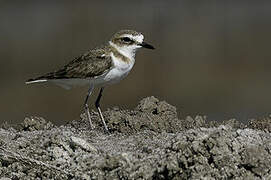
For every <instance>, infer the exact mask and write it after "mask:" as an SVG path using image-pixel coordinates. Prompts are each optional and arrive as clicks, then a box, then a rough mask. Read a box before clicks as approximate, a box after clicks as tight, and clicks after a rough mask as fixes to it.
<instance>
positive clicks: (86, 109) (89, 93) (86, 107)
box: [84, 83, 94, 129]
mask: <svg viewBox="0 0 271 180" xmlns="http://www.w3.org/2000/svg"><path fill="white" fill-rule="evenodd" d="M93 89H94V85H93V83H90V86H89V89H88V94H87V97H86V99H85V103H84V106H85V113H86V115H87V118H88V120H89V123H90V128H91V129H94V125H93V124H92V121H91V117H90V113H89V108H88V98H89V96H90V95H91V93H92V91H93Z"/></svg>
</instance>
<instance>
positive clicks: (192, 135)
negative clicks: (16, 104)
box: [0, 97, 271, 180]
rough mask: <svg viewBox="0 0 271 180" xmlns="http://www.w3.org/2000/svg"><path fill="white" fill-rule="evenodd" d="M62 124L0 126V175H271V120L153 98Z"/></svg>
mask: <svg viewBox="0 0 271 180" xmlns="http://www.w3.org/2000/svg"><path fill="white" fill-rule="evenodd" d="M91 115H92V119H93V121H94V124H95V126H96V128H95V129H94V130H90V127H89V123H88V120H86V117H85V115H84V114H82V115H81V119H79V120H74V121H72V122H70V123H68V124H66V125H62V126H55V125H53V124H52V123H51V122H49V121H46V120H45V119H43V118H41V117H28V118H25V120H24V122H23V123H21V124H19V125H9V124H7V123H4V124H3V125H2V126H1V128H0V179H1V180H4V179H271V134H270V132H271V119H270V117H266V118H261V119H254V120H250V122H249V123H248V124H242V123H240V122H238V121H237V120H234V119H231V120H228V121H225V122H222V123H217V122H207V121H206V118H205V117H204V116H196V117H195V118H192V117H186V118H178V116H177V112H176V108H175V107H174V106H172V105H169V104H168V103H166V102H165V101H159V100H158V99H156V98H154V97H148V98H145V99H143V100H141V101H140V102H139V104H138V106H137V107H136V108H135V109H134V110H121V109H118V108H113V109H110V110H107V111H105V112H104V115H105V119H106V122H107V124H108V127H109V128H110V134H107V133H105V132H104V130H103V126H102V124H101V121H100V119H99V117H98V115H97V113H96V112H94V111H93V112H92V113H91Z"/></svg>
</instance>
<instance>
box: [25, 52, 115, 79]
mask: <svg viewBox="0 0 271 180" xmlns="http://www.w3.org/2000/svg"><path fill="white" fill-rule="evenodd" d="M112 65H113V64H112V59H111V57H110V56H109V55H106V54H105V49H104V48H103V49H94V50H90V51H88V52H86V53H85V54H83V55H81V56H79V57H77V58H75V59H73V60H72V61H71V62H69V63H68V64H67V65H65V66H64V67H63V68H60V69H59V70H57V71H54V72H50V73H47V74H45V75H43V76H40V77H37V78H34V79H30V80H28V82H31V81H36V80H41V79H46V80H50V79H69V78H80V79H84V78H95V77H97V76H100V75H102V74H104V73H106V72H108V71H109V70H110V69H111V68H112Z"/></svg>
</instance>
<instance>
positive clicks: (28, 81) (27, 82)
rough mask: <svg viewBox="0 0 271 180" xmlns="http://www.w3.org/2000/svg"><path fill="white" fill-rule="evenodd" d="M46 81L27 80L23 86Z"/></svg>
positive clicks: (45, 80)
mask: <svg viewBox="0 0 271 180" xmlns="http://www.w3.org/2000/svg"><path fill="white" fill-rule="evenodd" d="M47 81H48V80H47V79H29V80H27V81H26V82H25V84H33V83H42V82H47Z"/></svg>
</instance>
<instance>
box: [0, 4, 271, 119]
mask: <svg viewBox="0 0 271 180" xmlns="http://www.w3.org/2000/svg"><path fill="white" fill-rule="evenodd" d="M120 29H135V30H137V31H141V32H143V33H144V35H145V40H146V41H147V42H149V43H151V44H153V45H154V46H155V47H156V50H155V51H151V50H140V51H139V52H138V53H137V58H136V59H137V61H136V65H135V67H134V69H133V70H132V72H131V73H130V74H129V76H128V77H127V78H126V79H125V80H123V81H122V82H121V83H120V84H116V85H114V86H111V87H108V88H106V89H105V93H104V97H103V99H102V102H101V103H102V107H103V109H104V110H105V109H106V108H109V107H112V106H120V107H121V108H133V107H134V106H136V105H137V102H138V101H139V100H140V99H142V98H143V97H146V96H151V95H154V96H156V97H158V98H159V99H161V100H166V101H167V102H169V103H170V104H172V105H175V106H176V107H177V108H178V111H179V112H180V113H182V114H183V115H188V114H191V115H195V114H206V115H208V118H209V119H212V120H214V119H216V120H224V119H228V118H231V117H237V118H238V119H241V120H245V119H247V118H253V117H257V116H263V115H266V114H267V113H269V112H271V94H270V91H271V81H270V79H271V61H270V60H271V50H270V43H271V41H270V40H271V38H270V36H271V1H233V0H232V1H226V0H225V1H189V0H187V1H183V0H178V1H177V0H176V1H165V0H152V1H142V0H137V1H125V0H114V1H107V2H106V1H72V0H66V1H37V0H28V1H10V0H2V1H0V81H1V87H0V97H1V99H0V122H3V121H8V122H12V123H15V122H19V121H22V120H23V119H24V117H26V116H31V115H38V116H42V117H45V118H46V119H48V120H51V121H53V122H55V123H58V124H60V123H64V122H67V121H69V120H72V119H76V118H78V117H79V114H80V113H81V111H82V104H83V101H84V98H85V95H86V91H87V87H82V88H74V89H72V90H69V91H66V90H64V89H61V88H59V87H56V86H54V85H45V84H39V85H31V86H26V85H25V84H24V81H25V80H26V79H29V78H32V77H35V76H38V75H42V74H43V73H46V72H48V71H53V70H55V69H57V68H58V67H60V66H62V65H64V64H65V63H67V62H68V61H70V60H71V59H72V58H74V57H75V56H78V55H79V54H81V53H83V52H84V51H86V50H88V49H90V48H93V47H95V46H96V45H100V44H101V43H103V42H105V41H107V40H108V39H109V38H110V37H111V35H112V34H114V33H115V32H116V31H118V30H120ZM96 95H97V90H96V92H95V94H94V96H96ZM95 98H96V97H95ZM95 98H94V97H92V98H91V107H94V106H93V101H94V99H95Z"/></svg>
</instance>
